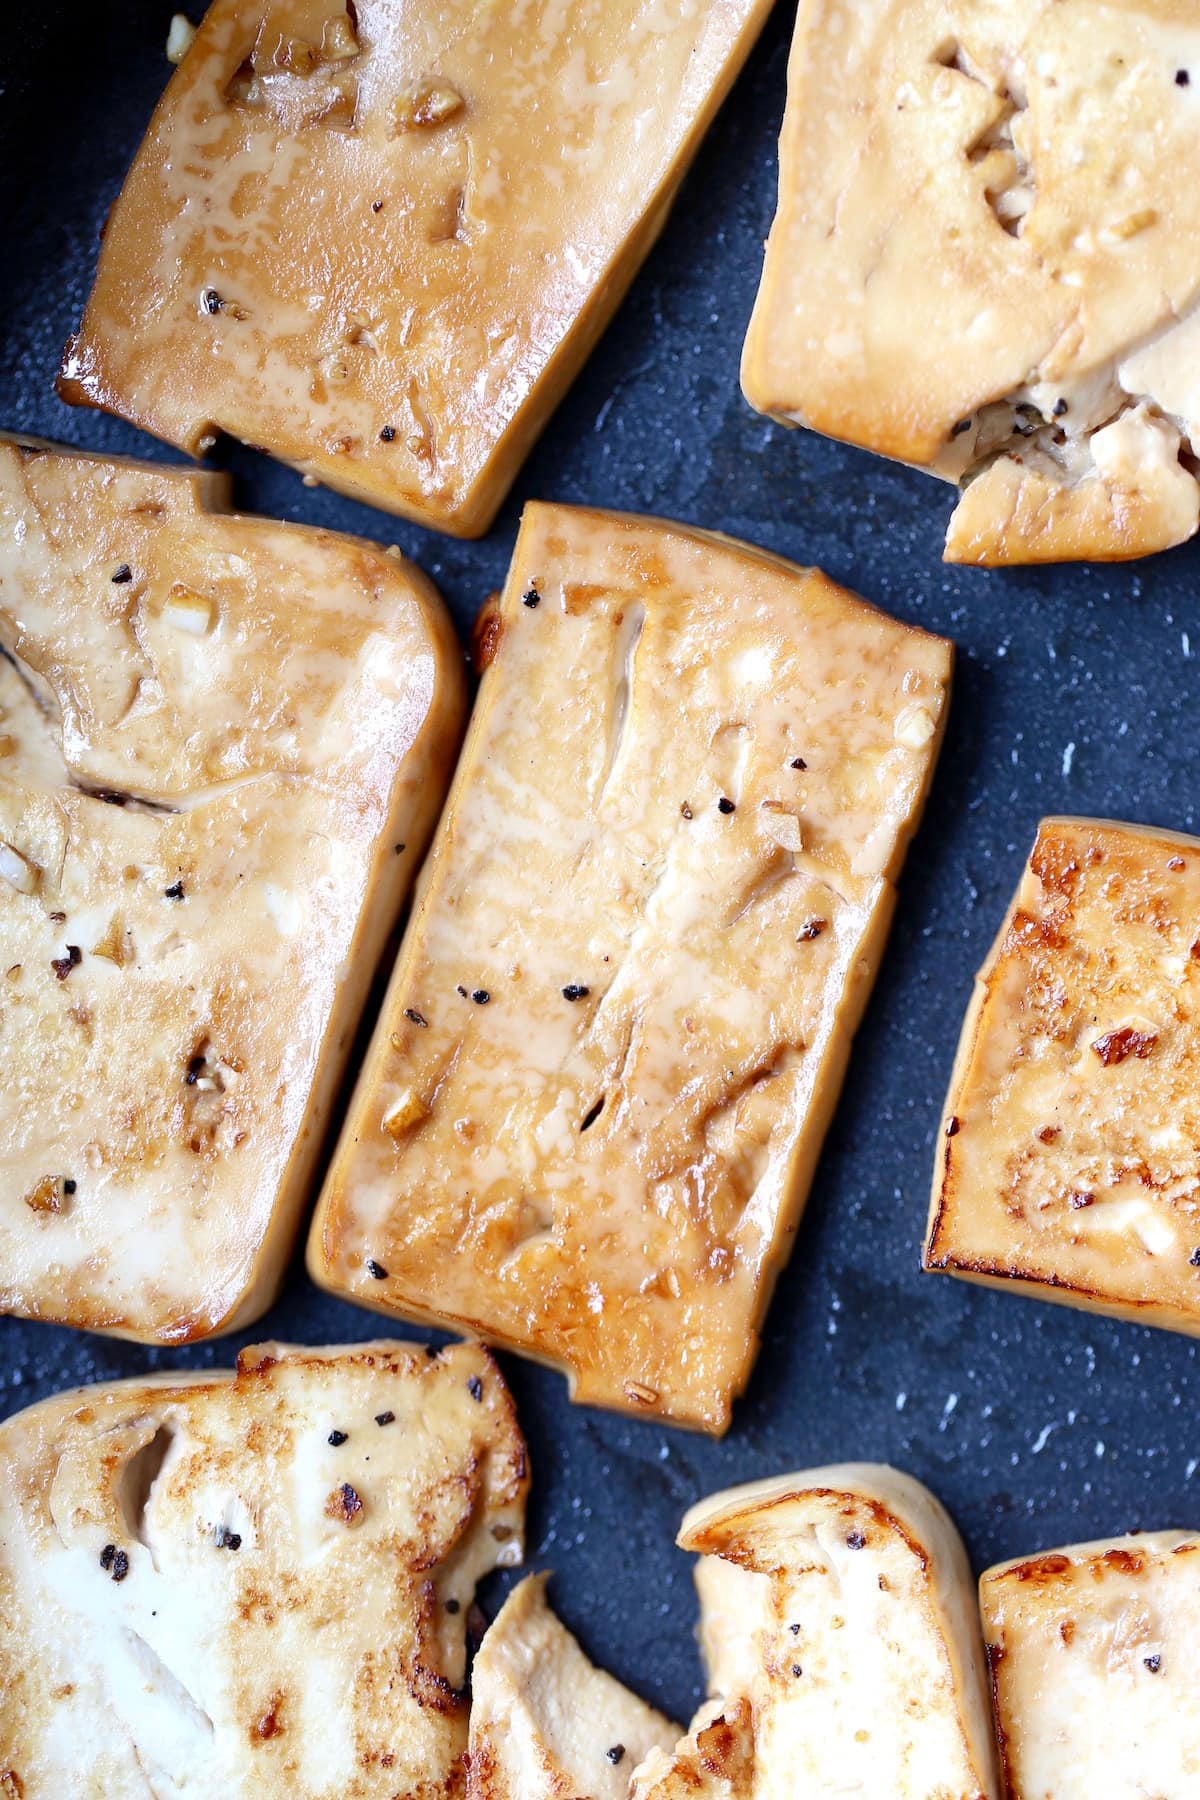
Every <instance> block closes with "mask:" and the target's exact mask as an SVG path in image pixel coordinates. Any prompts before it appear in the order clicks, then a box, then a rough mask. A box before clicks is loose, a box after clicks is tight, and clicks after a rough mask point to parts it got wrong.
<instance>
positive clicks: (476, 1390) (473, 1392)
mask: <svg viewBox="0 0 1200 1800" xmlns="http://www.w3.org/2000/svg"><path fill="white" fill-rule="evenodd" d="M467 1392H468V1394H470V1396H471V1398H472V1400H482V1399H483V1383H482V1381H480V1379H479V1377H478V1375H472V1376H470V1377H469V1379H468V1381H467Z"/></svg>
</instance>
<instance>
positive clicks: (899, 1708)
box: [630, 1463, 1067, 1800]
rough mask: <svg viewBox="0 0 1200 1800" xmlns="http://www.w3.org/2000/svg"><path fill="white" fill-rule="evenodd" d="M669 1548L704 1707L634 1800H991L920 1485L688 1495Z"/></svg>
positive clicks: (985, 1738) (845, 1474)
mask: <svg viewBox="0 0 1200 1800" xmlns="http://www.w3.org/2000/svg"><path fill="white" fill-rule="evenodd" d="M679 1543H680V1546H681V1548H682V1549H684V1550H695V1551H698V1552H700V1555H701V1560H700V1562H699V1563H698V1564H697V1568H696V1585H697V1587H698V1589H699V1593H700V1604H701V1643H702V1645H703V1648H704V1656H705V1663H706V1666H707V1671H708V1685H709V1692H710V1694H711V1695H712V1698H711V1699H710V1700H709V1701H708V1702H707V1704H706V1705H705V1706H704V1707H703V1708H702V1709H701V1711H700V1713H699V1714H698V1715H697V1718H696V1719H695V1721H694V1722H693V1725H692V1730H691V1732H690V1733H689V1735H688V1736H687V1737H686V1738H685V1739H684V1740H683V1741H682V1742H681V1743H680V1744H679V1745H677V1747H676V1748H675V1750H674V1751H673V1752H671V1753H670V1754H664V1753H663V1752H662V1751H661V1750H658V1749H655V1750H653V1751H651V1753H650V1754H649V1756H648V1757H647V1758H646V1760H645V1762H644V1763H643V1764H642V1765H641V1767H640V1768H639V1769H638V1770H637V1771H636V1772H635V1775H634V1779H633V1783H632V1786H631V1789H630V1795H631V1800H792V1796H796V1797H797V1800H798V1797H799V1796H802V1795H803V1796H806V1797H807V1796H808V1795H813V1796H817V1795H821V1796H830V1797H831V1800H832V1796H834V1795H847V1796H850V1795H854V1796H859V1795H862V1796H871V1797H872V1800H885V1797H886V1800H999V1793H1000V1788H999V1782H998V1776H997V1769H996V1758H995V1746H994V1744H993V1741H992V1722H991V1716H990V1713H989V1709H988V1696H987V1682H986V1676H985V1665H984V1657H983V1643H982V1641H981V1638H980V1631H979V1615H978V1612H977V1610H976V1606H975V1589H974V1583H973V1582H972V1580H971V1571H970V1567H969V1565H968V1563H967V1557H966V1552H965V1551H964V1549H963V1546H962V1543H961V1541H960V1539H959V1536H958V1533H957V1532H956V1531H955V1529H954V1526H953V1524H952V1522H951V1520H950V1519H949V1517H948V1516H947V1514H946V1513H945V1512H944V1511H943V1509H942V1507H941V1506H940V1505H939V1504H938V1502H937V1501H936V1500H935V1499H934V1497H933V1495H932V1494H931V1493H930V1492H929V1491H928V1489H926V1488H923V1487H922V1486H921V1485H920V1484H919V1483H918V1482H916V1481H914V1480H913V1479H912V1478H911V1476H908V1475H903V1474H901V1473H900V1472H899V1471H898V1470H896V1469H889V1468H886V1467H883V1466H880V1465H878V1464H870V1463H851V1464H841V1465H837V1466H835V1467H833V1468H826V1469H810V1470H807V1471H805V1472H803V1473H801V1474H796V1475H782V1476H778V1477H776V1478H774V1479H772V1480H767V1481H757V1482H752V1483H750V1484H749V1485H747V1486H746V1487H741V1488H732V1489H730V1490H729V1491H728V1492H726V1493H723V1494H717V1495H714V1496H713V1497H712V1498H711V1499H708V1500H703V1501H701V1502H700V1503H699V1504H698V1505H697V1506H694V1507H693V1508H692V1510H691V1511H690V1512H689V1514H688V1515H687V1517H686V1518H685V1520H684V1522H683V1529H682V1530H681V1532H680V1534H679ZM1056 1800H1067V1791H1066V1790H1063V1791H1062V1792H1061V1793H1060V1794H1059V1795H1058V1796H1057V1797H1056Z"/></svg>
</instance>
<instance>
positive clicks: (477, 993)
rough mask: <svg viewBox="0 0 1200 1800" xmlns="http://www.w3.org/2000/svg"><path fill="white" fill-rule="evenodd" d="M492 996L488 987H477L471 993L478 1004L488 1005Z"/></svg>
mask: <svg viewBox="0 0 1200 1800" xmlns="http://www.w3.org/2000/svg"><path fill="white" fill-rule="evenodd" d="M491 997H492V996H491V995H490V994H489V993H488V991H487V989H486V988H476V989H475V990H474V992H473V993H472V995H471V998H472V1000H473V1001H474V1002H475V1004H476V1006H486V1005H487V1003H488V1001H489V1000H490V999H491Z"/></svg>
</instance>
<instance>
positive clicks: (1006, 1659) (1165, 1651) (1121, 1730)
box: [979, 1531, 1200, 1800]
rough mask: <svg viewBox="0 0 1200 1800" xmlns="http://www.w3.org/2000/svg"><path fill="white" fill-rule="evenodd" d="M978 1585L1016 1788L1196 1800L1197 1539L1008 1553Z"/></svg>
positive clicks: (1040, 1797) (1151, 1536) (1011, 1793)
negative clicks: (1009, 1557) (1005, 1560)
mask: <svg viewBox="0 0 1200 1800" xmlns="http://www.w3.org/2000/svg"><path fill="white" fill-rule="evenodd" d="M979 1597H980V1603H981V1606H982V1609H983V1629H984V1636H985V1638H986V1639H987V1648H988V1660H989V1662H990V1663H991V1669H992V1688H993V1698H994V1704H995V1709H996V1724H997V1727H998V1733H999V1738H1000V1753H1001V1758H1002V1760H1003V1764H1004V1775H1005V1780H1006V1783H1007V1786H1006V1789H1005V1792H1006V1794H1007V1796H1008V1800H1074V1797H1075V1796H1076V1795H1081V1796H1082V1795H1088V1794H1091V1795H1096V1796H1100V1795H1103V1797H1104V1800H1148V1797H1149V1796H1153V1800H1194V1796H1195V1795H1196V1794H1198V1793H1200V1710H1198V1708H1197V1703H1196V1689H1197V1683H1198V1682H1200V1652H1198V1650H1197V1646H1198V1645H1200V1538H1197V1537H1195V1536H1193V1535H1191V1534H1190V1533H1183V1532H1175V1531H1163V1532H1150V1533H1147V1534H1145V1535H1139V1536H1137V1537H1127V1538H1115V1539H1110V1540H1108V1541H1107V1542H1101V1543H1095V1544H1079V1545H1076V1546H1075V1547H1073V1548H1072V1549H1068V1550H1058V1551H1052V1552H1049V1553H1047V1554H1046V1555H1044V1556H1034V1557H1027V1558H1021V1559H1018V1560H1017V1561H1015V1562H1009V1563H1002V1564H1000V1565H999V1567H997V1568H994V1569H989V1570H988V1572H987V1574H986V1575H985V1576H984V1577H983V1579H982V1581H981V1582H980V1584H979Z"/></svg>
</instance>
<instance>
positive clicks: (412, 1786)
mask: <svg viewBox="0 0 1200 1800" xmlns="http://www.w3.org/2000/svg"><path fill="white" fill-rule="evenodd" d="M527 1486H528V1480H527V1474H526V1456H525V1447H524V1444H523V1442H522V1439H521V1434H520V1431H519V1430H518V1428H517V1423H516V1418H515V1415H514V1413H513V1407H512V1402H511V1399H510V1398H509V1394H508V1391H507V1389H506V1388H505V1385H504V1382H503V1380H502V1379H501V1376H500V1373H499V1371H498V1369H497V1368H496V1366H495V1364H494V1363H493V1361H492V1359H491V1357H490V1356H489V1355H488V1353H487V1352H486V1351H485V1350H482V1349H481V1348H479V1347H478V1346H477V1345H471V1346H457V1347H455V1348H452V1349H448V1350H443V1351H442V1352H441V1353H440V1354H438V1355H435V1356H434V1357H432V1358H430V1356H428V1355H427V1354H426V1351H425V1349H424V1347H422V1346H417V1347H410V1346H406V1345H403V1344H387V1343H374V1344H356V1345H354V1346H353V1347H352V1348H349V1349H331V1350H298V1349H293V1348H289V1347H287V1346H281V1345H279V1344H264V1345H259V1346H257V1347H255V1348H253V1349H249V1350H243V1351H242V1353H241V1355H240V1356H239V1358H238V1367H237V1372H236V1374H233V1375H226V1374H217V1375H213V1374H203V1375H190V1376H175V1375H156V1376H151V1377H150V1378H148V1379H145V1380H135V1381H122V1382H117V1383H115V1384H114V1385H112V1386H109V1387H97V1388H81V1389H78V1390H76V1391H75V1392H74V1393H70V1394H64V1395H61V1396H59V1397H58V1398H56V1399H53V1400H47V1401H43V1402H42V1403H41V1404H40V1405H38V1406H34V1407H31V1408H30V1409H29V1410H28V1411H27V1412H24V1413H21V1414H19V1415H18V1416H17V1417H16V1418H13V1419H10V1420H8V1421H7V1423H5V1424H4V1425H3V1426H0V1621H2V1624H0V1691H3V1694H4V1705H3V1707H2V1708H0V1793H3V1794H4V1795H6V1796H9V1795H16V1796H20V1800H63V1796H64V1795H66V1794H71V1795H73V1796H77V1797H78V1800H86V1797H87V1796H92V1795H95V1796H103V1797H104V1800H126V1796H128V1800H147V1797H148V1796H150V1795H155V1796H157V1797H158V1800H176V1797H177V1796H178V1797H179V1800H182V1796H184V1795H185V1794H186V1795H187V1796H188V1800H192V1797H193V1796H194V1797H195V1800H236V1797H238V1796H245V1797H246V1800H251V1796H253V1800H272V1797H273V1796H280V1797H281V1800H282V1797H283V1796H287V1800H329V1796H332V1795H337V1796H338V1797H339V1800H375V1797H378V1800H395V1797H396V1796H397V1795H399V1796H402V1797H404V1800H408V1797H409V1796H412V1797H413V1800H416V1797H417V1796H419V1797H420V1800H460V1797H461V1796H463V1795H464V1794H465V1791H466V1790H465V1782H466V1773H465V1753H466V1749H467V1698H466V1694H465V1691H464V1687H463V1683H464V1680H465V1674H466V1653H465V1634H466V1615H467V1608H468V1606H469V1604H470V1601H471V1596H472V1593H473V1591H474V1587H475V1583H476V1582H477V1581H478V1580H479V1579H480V1578H481V1577H482V1576H483V1575H484V1574H486V1573H487V1572H488V1571H489V1570H490V1569H493V1568H495V1567H496V1566H497V1565H499V1564H504V1565H509V1564H512V1563H515V1562H519V1561H520V1558H521V1546H522V1532H523V1525H524V1510H525V1496H526V1490H527Z"/></svg>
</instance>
